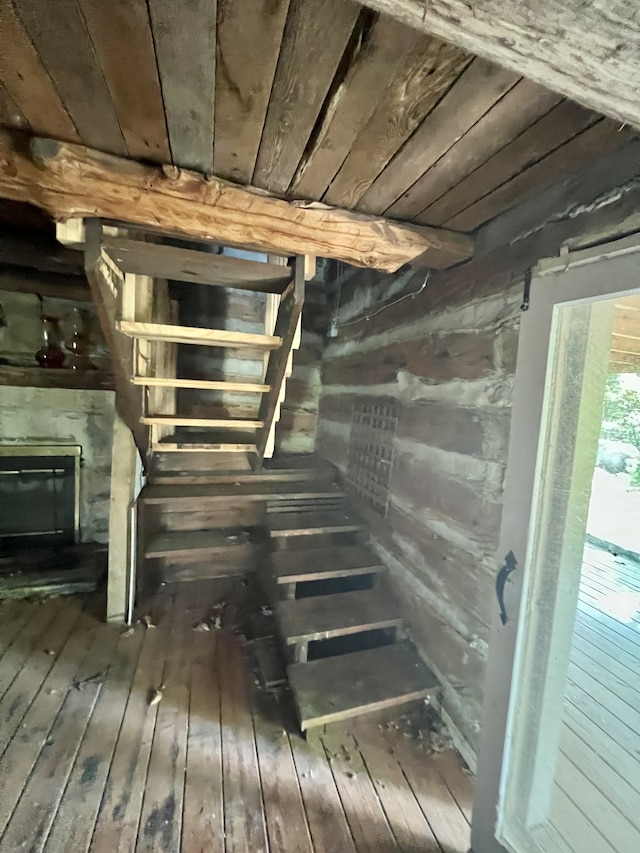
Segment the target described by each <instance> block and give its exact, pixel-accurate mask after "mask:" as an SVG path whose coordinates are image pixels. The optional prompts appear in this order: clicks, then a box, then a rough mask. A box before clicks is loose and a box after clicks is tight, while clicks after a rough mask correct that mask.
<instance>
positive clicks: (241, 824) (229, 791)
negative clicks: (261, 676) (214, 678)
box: [220, 633, 269, 853]
mask: <svg viewBox="0 0 640 853" xmlns="http://www.w3.org/2000/svg"><path fill="white" fill-rule="evenodd" d="M220 640H221V643H222V649H223V656H224V657H223V659H224V660H226V662H227V673H226V674H227V689H226V690H225V691H224V693H223V695H222V707H221V718H222V757H223V772H224V830H225V839H226V845H227V848H226V853H246V851H247V850H251V851H252V853H259V851H264V853H266V851H268V849H269V848H268V844H267V834H266V825H265V819H264V813H263V810H262V790H261V785H260V777H259V774H258V758H257V755H256V744H255V736H254V731H253V720H252V717H251V709H250V706H249V698H248V694H247V684H246V673H245V671H244V661H243V656H242V650H241V648H240V646H239V644H238V641H237V640H236V639H234V638H233V637H230V636H229V635H228V634H226V633H225V634H221V635H220Z"/></svg>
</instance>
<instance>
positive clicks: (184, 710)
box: [136, 596, 191, 853]
mask: <svg viewBox="0 0 640 853" xmlns="http://www.w3.org/2000/svg"><path fill="white" fill-rule="evenodd" d="M187 619H188V613H186V612H185V611H184V609H183V608H182V606H181V604H180V598H179V596H178V597H177V599H176V609H175V611H174V618H173V622H172V624H171V625H170V626H169V627H170V630H171V637H170V639H169V654H168V656H167V663H166V667H165V675H164V678H163V686H162V688H161V689H162V699H161V700H160V702H159V704H158V716H157V719H156V726H155V731H154V735H153V744H152V747H151V756H150V758H149V769H148V771H147V781H146V786H145V792H144V801H143V804H142V812H141V815H140V829H139V831H138V842H137V844H136V853H148V851H165V850H179V849H180V839H181V834H182V806H183V802H184V779H185V762H186V754H187V727H188V717H189V681H190V677H191V670H190V666H189V657H188V644H187V637H188V634H187V632H188V630H189V629H190V626H188V625H187ZM152 630H156V629H152Z"/></svg>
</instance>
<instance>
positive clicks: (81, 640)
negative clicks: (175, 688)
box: [0, 613, 97, 835]
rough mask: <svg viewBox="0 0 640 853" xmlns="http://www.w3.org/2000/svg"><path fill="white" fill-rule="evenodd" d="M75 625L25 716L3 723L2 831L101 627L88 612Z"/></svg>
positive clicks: (0, 798) (0, 789)
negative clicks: (89, 641)
mask: <svg viewBox="0 0 640 853" xmlns="http://www.w3.org/2000/svg"><path fill="white" fill-rule="evenodd" d="M74 627H75V630H74V632H73V633H71V634H70V635H69V637H68V639H67V641H66V643H65V644H64V648H63V649H62V651H61V652H60V654H59V655H58V657H57V659H56V661H55V663H54V664H53V666H52V667H51V670H50V671H49V673H48V674H47V675H46V677H45V678H44V681H43V682H42V686H41V688H40V689H39V691H38V693H37V696H36V697H35V699H34V700H33V702H32V703H31V705H30V706H29V707H28V709H27V710H26V713H25V714H24V716H23V717H20V716H19V715H18V714H15V715H13V719H11V720H9V719H7V718H5V721H4V723H3V726H2V729H3V743H5V744H6V750H5V751H4V754H3V755H2V773H0V835H1V834H2V833H3V832H4V830H5V828H6V825H7V823H8V821H9V818H10V816H11V813H12V811H13V809H14V808H15V805H16V803H17V802H18V798H19V797H20V793H21V791H22V789H23V787H24V785H25V784H26V781H27V779H28V778H29V775H30V773H31V771H32V770H33V767H34V765H35V763H36V761H37V759H38V756H39V755H40V750H41V749H42V746H43V744H44V743H45V742H46V740H47V739H48V737H49V731H50V729H51V726H52V725H53V723H54V722H55V720H56V718H57V716H58V713H59V711H60V708H61V707H62V703H63V702H64V699H65V697H66V695H67V691H68V689H69V687H70V685H71V683H72V681H73V679H74V677H75V676H76V673H77V670H78V666H79V665H80V664H81V663H82V661H83V658H84V655H85V654H86V648H87V639H90V637H91V633H90V632H91V628H92V627H93V628H95V627H97V623H96V622H95V621H94V620H92V619H91V617H90V616H89V615H88V614H86V613H82V615H81V616H80V618H79V620H78V621H77V622H76V623H75V626H74ZM23 707H24V706H23ZM18 727H19V728H18ZM16 732H18V734H16Z"/></svg>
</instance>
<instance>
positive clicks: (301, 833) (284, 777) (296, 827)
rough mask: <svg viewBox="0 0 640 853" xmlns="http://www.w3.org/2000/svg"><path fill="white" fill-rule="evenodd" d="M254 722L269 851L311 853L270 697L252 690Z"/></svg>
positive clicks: (284, 737)
mask: <svg viewBox="0 0 640 853" xmlns="http://www.w3.org/2000/svg"><path fill="white" fill-rule="evenodd" d="M253 694H254V695H253V703H252V704H253V708H254V714H253V723H254V730H255V736H256V747H257V750H258V764H259V767H260V777H261V779H262V780H263V784H262V799H263V803H264V813H265V818H266V821H267V834H268V836H269V849H270V850H286V851H287V853H313V847H312V844H311V835H310V832H309V825H308V823H307V816H306V813H305V810H304V805H303V802H302V794H301V792H300V783H299V781H298V775H297V773H296V767H295V764H294V762H293V755H292V753H291V745H290V743H289V737H288V735H287V732H286V730H285V729H284V728H283V726H282V720H281V717H282V714H281V710H280V708H279V707H278V702H277V701H276V699H275V698H274V697H273V696H271V697H270V696H268V695H266V694H261V693H257V692H256V691H253Z"/></svg>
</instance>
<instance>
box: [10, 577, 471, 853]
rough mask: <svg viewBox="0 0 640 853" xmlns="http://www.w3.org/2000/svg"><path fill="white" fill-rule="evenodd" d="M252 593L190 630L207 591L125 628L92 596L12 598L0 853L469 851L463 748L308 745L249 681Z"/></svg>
mask: <svg viewBox="0 0 640 853" xmlns="http://www.w3.org/2000/svg"><path fill="white" fill-rule="evenodd" d="M240 595H241V587H240V584H238V585H237V587H233V588H228V589H227V590H225V597H226V599H227V601H228V602H229V605H228V607H227V609H226V611H225V618H224V620H223V628H222V630H218V631H215V630H211V631H194V630H193V628H194V626H195V625H197V624H198V623H199V622H200V620H202V619H203V618H204V617H205V616H206V615H207V614H209V613H210V612H211V607H212V605H213V604H214V603H215V602H216V600H217V597H218V596H220V585H219V584H218V585H217V586H216V587H215V588H214V585H213V582H208V583H207V584H206V585H205V584H203V583H198V584H195V583H193V584H183V585H181V586H177V587H174V588H171V587H165V588H164V589H163V590H162V591H161V593H160V594H159V596H158V597H157V598H156V600H155V601H154V605H153V608H152V611H151V621H152V623H153V625H154V626H155V627H150V628H145V627H144V626H143V625H138V627H137V628H136V629H135V631H133V632H131V633H129V634H127V633H120V631H119V630H118V629H117V628H115V627H113V626H110V625H106V624H102V623H101V622H100V621H99V620H98V619H97V618H96V615H95V613H96V602H95V599H91V600H87V599H81V598H79V597H73V598H72V597H67V598H60V599H55V600H54V599H50V600H47V601H45V602H43V603H36V602H27V601H8V602H5V603H3V604H1V605H0V851H2V853H14V851H16V850H29V851H47V853H76V852H77V851H78V853H79V851H89V850H91V851H99V853H106V851H136V853H137V851H152V850H153V851H166V853H175V851H185V853H192V852H193V853H200V852H201V851H211V853H222V851H226V853H248V851H251V853H256V852H257V851H286V853H289V851H291V853H298V851H299V853H311V851H317V853H321V852H322V853H325V851H326V853H329V851H331V853H348V851H371V852H372V853H387V851H389V852H390V851H433V853H440V851H442V853H467V851H468V849H469V820H470V816H471V800H472V781H471V779H470V778H469V776H468V775H467V774H466V773H465V772H463V770H462V765H461V762H460V759H459V758H458V756H457V754H456V753H454V752H453V751H448V752H445V753H441V754H439V755H435V756H430V755H429V754H428V752H427V751H425V750H424V749H422V748H421V747H422V742H421V741H417V740H414V739H413V738H411V737H406V736H404V733H403V732H402V730H399V731H398V730H396V729H395V728H393V727H392V726H384V725H383V726H379V725H377V724H375V723H371V722H369V723H366V724H363V723H360V724H358V725H356V726H354V727H353V729H352V730H351V731H350V732H346V731H345V730H341V731H334V732H332V733H331V734H325V735H323V736H322V737H321V738H315V739H313V743H311V742H307V741H305V740H303V739H302V737H301V736H300V735H299V734H298V732H297V731H296V727H295V722H294V721H293V720H292V719H291V711H290V708H289V703H288V701H287V700H286V697H278V696H277V695H275V694H268V693H265V692H263V691H261V690H259V689H257V688H256V686H255V683H254V678H253V676H252V674H251V670H250V668H249V667H248V666H247V663H246V660H245V651H244V646H243V642H242V638H241V636H240V635H239V634H238V633H236V631H234V630H233V628H232V627H231V625H232V624H233V623H234V621H235V618H234V608H235V610H236V612H238V608H239V606H240V605H239V604H238V602H239V598H240ZM225 625H226V626H227V627H225ZM157 691H160V692H161V698H160V700H159V701H157V702H155V703H152V704H150V699H151V698H153V697H154V696H155V697H156V698H158V692H157Z"/></svg>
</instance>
